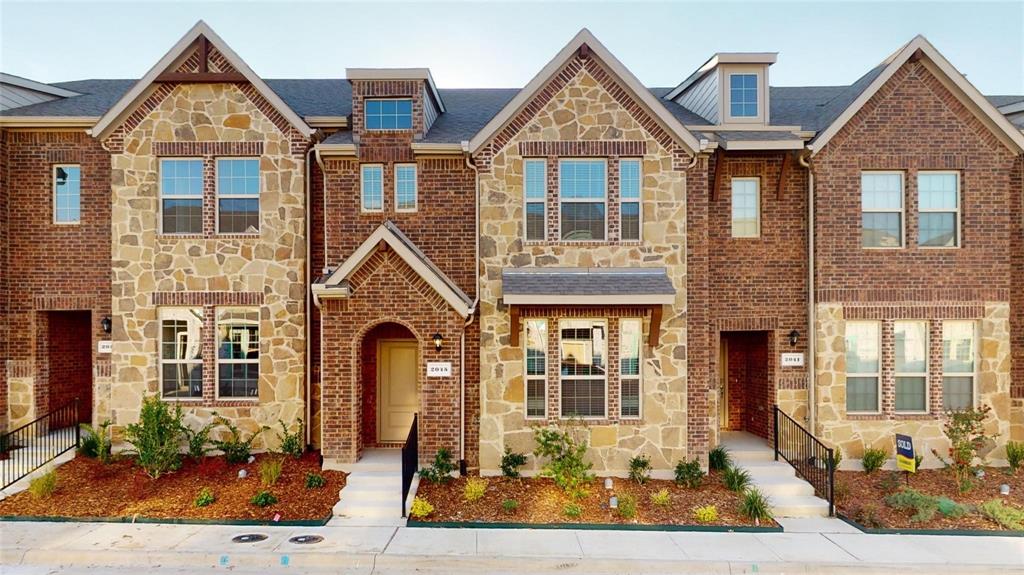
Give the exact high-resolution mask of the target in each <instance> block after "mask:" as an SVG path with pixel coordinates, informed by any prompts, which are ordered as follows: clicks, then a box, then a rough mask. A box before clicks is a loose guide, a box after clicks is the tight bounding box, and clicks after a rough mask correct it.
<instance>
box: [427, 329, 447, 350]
mask: <svg viewBox="0 0 1024 575" xmlns="http://www.w3.org/2000/svg"><path fill="white" fill-rule="evenodd" d="M430 339H432V340H434V349H435V350H437V351H441V345H442V344H443V343H444V337H443V336H441V334H439V333H435V334H434V335H432V336H430Z"/></svg>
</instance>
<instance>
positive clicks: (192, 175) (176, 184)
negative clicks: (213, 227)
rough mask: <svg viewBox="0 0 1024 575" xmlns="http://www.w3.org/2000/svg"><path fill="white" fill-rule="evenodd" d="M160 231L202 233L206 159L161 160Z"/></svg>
mask: <svg viewBox="0 0 1024 575" xmlns="http://www.w3.org/2000/svg"><path fill="white" fill-rule="evenodd" d="M160 216H161V222H162V225H161V232H162V233H165V234H201V233H203V161H202V160H200V159H178V158H173V159H171V158H162V159H161V160H160Z"/></svg>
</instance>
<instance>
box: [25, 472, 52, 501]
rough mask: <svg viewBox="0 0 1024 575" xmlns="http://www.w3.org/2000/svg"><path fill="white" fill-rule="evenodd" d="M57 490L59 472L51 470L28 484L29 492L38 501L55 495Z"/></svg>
mask: <svg viewBox="0 0 1024 575" xmlns="http://www.w3.org/2000/svg"><path fill="white" fill-rule="evenodd" d="M56 490H57V470H56V469H51V470H49V471H47V472H46V473H44V474H42V475H40V476H39V477H36V478H34V479H32V481H29V482H28V492H29V493H31V494H32V497H35V498H36V499H43V498H45V497H49V496H51V495H53V492H54V491H56Z"/></svg>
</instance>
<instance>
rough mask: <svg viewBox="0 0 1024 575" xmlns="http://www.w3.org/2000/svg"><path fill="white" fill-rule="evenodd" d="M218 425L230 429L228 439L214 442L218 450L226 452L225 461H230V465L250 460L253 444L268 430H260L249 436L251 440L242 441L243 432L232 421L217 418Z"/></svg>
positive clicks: (265, 428) (264, 428)
mask: <svg viewBox="0 0 1024 575" xmlns="http://www.w3.org/2000/svg"><path fill="white" fill-rule="evenodd" d="M215 421H216V422H217V424H218V425H223V426H224V427H226V428H228V433H229V435H228V438H227V439H225V440H221V441H214V442H213V444H214V445H215V446H217V449H219V450H221V451H223V452H224V459H227V460H228V463H245V462H247V461H248V460H249V455H250V454H251V453H252V443H253V442H254V441H256V438H257V437H258V436H259V434H261V433H263V432H264V431H266V430H267V427H266V426H263V427H261V428H260V430H259V431H257V432H255V433H253V434H252V435H250V436H249V439H244V440H243V439H242V432H241V431H239V430H238V426H236V425H235V424H234V423H232V422H231V421H229V420H227V419H225V418H223V417H221V416H219V415H218V416H217V418H216V419H215Z"/></svg>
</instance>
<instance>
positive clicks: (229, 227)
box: [217, 158, 260, 234]
mask: <svg viewBox="0 0 1024 575" xmlns="http://www.w3.org/2000/svg"><path fill="white" fill-rule="evenodd" d="M217 229H218V231H220V232H221V233H224V234H254V233H257V232H259V231H260V161H259V159H258V158H238V159H235V158H228V159H218V160H217Z"/></svg>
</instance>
